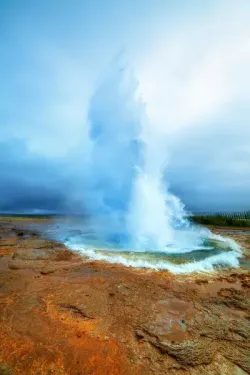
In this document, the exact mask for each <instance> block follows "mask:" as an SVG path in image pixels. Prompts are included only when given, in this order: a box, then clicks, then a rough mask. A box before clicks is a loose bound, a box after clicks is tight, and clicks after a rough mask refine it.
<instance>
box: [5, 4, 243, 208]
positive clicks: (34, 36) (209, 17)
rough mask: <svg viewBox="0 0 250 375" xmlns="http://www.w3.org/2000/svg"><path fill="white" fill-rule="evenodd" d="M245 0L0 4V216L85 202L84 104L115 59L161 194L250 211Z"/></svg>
mask: <svg viewBox="0 0 250 375" xmlns="http://www.w3.org/2000/svg"><path fill="white" fill-rule="evenodd" d="M249 19H250V2H249V1H248V0H237V1H231V0H214V1H213V0H204V1H199V0H189V1H186V0H175V1H174V0H165V1H163V0H154V1H152V0H133V1H132V0H127V1H117V0H116V1H115V0H105V1H104V0H99V1H98V0H91V1H90V0H85V1H84V0H74V1H70V0H53V1H51V0H36V1H35V0H22V1H20V0H0V56H1V63H0V211H5V210H12V211H18V210H21V211H25V210H27V211H34V212H39V210H45V211H46V210H48V211H63V210H72V211H73V212H74V211H76V210H77V209H78V208H79V205H83V206H84V199H86V198H85V196H84V191H85V185H86V184H87V182H86V180H85V178H86V176H85V175H84V172H83V170H84V166H85V165H86V163H87V160H88V155H89V153H88V152H89V147H90V144H89V108H90V102H91V98H92V97H93V95H94V94H95V92H96V90H97V89H98V86H99V84H100V81H101V80H102V77H103V76H104V75H105V74H106V72H107V70H108V69H110V66H112V61H114V59H115V58H116V56H118V55H119V54H122V55H123V56H125V59H126V62H127V64H128V66H129V69H131V71H132V72H133V75H134V76H135V78H136V80H137V82H138V86H137V95H138V97H139V98H140V99H141V101H142V102H143V103H144V106H145V117H146V118H147V123H148V124H150V125H148V126H150V129H151V130H150V131H151V132H153V133H154V135H155V134H156V135H157V137H158V138H159V139H161V142H162V143H163V145H164V153H166V159H167V166H166V169H165V172H164V176H165V179H166V184H167V185H168V186H169V189H170V190H171V191H172V192H173V193H175V194H176V195H178V196H179V197H180V198H181V200H182V201H183V202H184V204H185V205H186V206H187V208H188V209H189V210H193V211H227V210H234V211H238V210H239V211H240V210H247V209H250V124H249V121H250V105H249V104H250V68H249V67H250V23H249Z"/></svg>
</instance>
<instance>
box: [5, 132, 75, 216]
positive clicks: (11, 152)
mask: <svg viewBox="0 0 250 375" xmlns="http://www.w3.org/2000/svg"><path fill="white" fill-rule="evenodd" d="M60 171H61V172H60ZM62 171H63V165H62V164H59V163H57V164H56V163H54V162H51V161H49V160H46V159H44V158H41V157H37V156H34V155H32V154H30V152H29V151H28V150H27V147H26V145H25V142H23V141H21V140H13V139H12V140H10V141H5V142H1V143H0V211H14V212H17V211H22V212H23V211H26V210H28V211H34V210H37V211H39V210H42V211H52V212H59V211H62V210H66V209H67V204H68V198H67V196H66V195H65V191H66V181H65V179H64V178H63V177H62Z"/></svg>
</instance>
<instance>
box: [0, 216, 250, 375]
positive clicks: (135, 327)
mask: <svg viewBox="0 0 250 375" xmlns="http://www.w3.org/2000/svg"><path fill="white" fill-rule="evenodd" d="M13 226H14V227H15V223H14V222H13V223H7V224H6V223H4V222H2V223H1V228H2V234H0V235H1V236H2V238H1V240H0V255H1V257H0V293H1V294H0V340H1V341H0V342H1V345H0V374H27V375H29V374H37V375H38V374H39V375H44V374H58V375H59V374H60V375H66V374H67V375H71V374H72V375H77V374H82V375H99V374H101V375H111V374H112V375H120V374H121V375H123V374H124V375H130V374H133V375H136V374H138V375H139V374H141V375H147V374H157V375H158V374H159V375H161V374H180V375H182V374H183V375H186V374H191V375H200V374H202V375H203V374H204V375H206V374H207V375H219V374H220V375H221V374H222V375H244V374H249V373H250V289H249V287H250V273H249V272H248V271H247V270H242V269H238V270H231V271H227V272H223V273H221V274H216V273H215V274H213V275H212V274H210V275H192V276H191V275H189V276H183V275H182V276H174V275H172V274H169V273H167V272H152V271H147V270H136V269H128V268H124V267H122V266H119V265H110V264H106V263H102V262H90V261H88V260H87V259H83V258H82V257H80V256H79V255H78V254H73V253H71V252H70V251H69V250H68V249H66V248H65V247H64V246H62V245H61V244H58V243H55V242H51V241H46V240H43V239H41V238H39V235H38V234H36V235H34V234H32V233H29V232H28V231H26V232H25V235H23V236H18V235H17V234H16V233H17V231H18V230H20V229H19V228H15V230H14V231H13V229H11V230H10V229H9V227H11V228H13ZM244 240H246V238H245V239H244Z"/></svg>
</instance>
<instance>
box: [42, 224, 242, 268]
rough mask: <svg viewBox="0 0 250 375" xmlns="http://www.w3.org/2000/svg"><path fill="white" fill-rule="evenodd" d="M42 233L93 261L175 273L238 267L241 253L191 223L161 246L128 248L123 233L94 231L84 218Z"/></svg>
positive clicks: (228, 240) (53, 227) (228, 241)
mask: <svg viewBox="0 0 250 375" xmlns="http://www.w3.org/2000/svg"><path fill="white" fill-rule="evenodd" d="M45 233H46V235H47V236H48V237H49V238H53V239H56V240H57V241H60V242H62V243H64V244H65V245H66V246H67V247H68V248H70V249H72V250H74V251H77V252H79V253H80V254H82V255H83V256H87V257H88V258H89V259H92V260H103V261H107V262H109V263H118V264H123V265H125V266H128V267H139V268H149V269H154V270H168V271H170V272H173V273H177V274H179V273H191V272H208V271H213V270H216V269H217V270H218V269H221V268H229V267H238V266H239V258H240V257H241V256H242V253H241V250H240V247H239V246H238V244H237V243H235V241H233V240H232V239H230V238H224V237H221V236H218V235H215V234H212V233H211V232H210V231H209V230H207V229H205V228H203V227H200V226H193V225H191V226H190V228H189V229H188V230H186V231H184V230H178V231H177V233H176V236H177V238H178V241H176V242H175V243H172V244H168V245H166V246H165V247H162V248H157V247H156V248H154V247H152V248H150V247H148V248H147V247H145V248H143V247H138V248H132V247H129V239H128V237H127V236H126V235H125V233H122V234H121V233H119V234H118V233H113V236H112V237H110V233H109V236H108V237H105V235H104V234H103V232H102V231H101V230H98V232H95V230H94V229H93V228H91V226H90V224H88V223H87V222H86V220H83V221H81V220H79V219H77V220H74V219H63V220H60V221H57V222H55V224H53V225H49V226H48V227H47V228H46V229H45ZM100 233H102V238H101V237H100ZM185 239H186V242H185Z"/></svg>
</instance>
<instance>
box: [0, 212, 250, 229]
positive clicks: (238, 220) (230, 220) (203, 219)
mask: <svg viewBox="0 0 250 375" xmlns="http://www.w3.org/2000/svg"><path fill="white" fill-rule="evenodd" d="M65 217H66V216H64V215H56V214H55V215H32V214H1V213H0V220H17V221H19V220H25V221H37V220H52V219H53V218H56V219H60V218H61V219H63V218H65ZM72 217H74V218H80V217H81V218H83V216H82V215H75V216H72ZM190 220H191V221H192V222H194V223H197V224H202V225H215V226H228V227H245V228H246V227H250V211H245V212H232V213H204V214H194V215H193V216H191V217H190Z"/></svg>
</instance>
